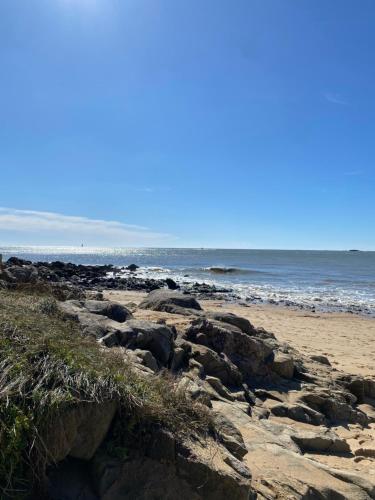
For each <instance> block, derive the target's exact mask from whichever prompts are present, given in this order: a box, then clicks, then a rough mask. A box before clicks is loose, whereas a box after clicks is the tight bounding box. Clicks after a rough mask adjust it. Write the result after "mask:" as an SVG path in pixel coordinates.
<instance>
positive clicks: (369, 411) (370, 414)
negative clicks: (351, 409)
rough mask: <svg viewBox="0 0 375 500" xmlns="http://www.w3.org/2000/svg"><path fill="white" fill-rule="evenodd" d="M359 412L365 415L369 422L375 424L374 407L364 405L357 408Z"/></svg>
mask: <svg viewBox="0 0 375 500" xmlns="http://www.w3.org/2000/svg"><path fill="white" fill-rule="evenodd" d="M357 410H359V411H360V412H362V413H364V414H365V415H366V417H367V419H368V421H369V422H371V423H375V407H374V406H373V405H370V404H367V403H362V404H360V405H358V406H357Z"/></svg>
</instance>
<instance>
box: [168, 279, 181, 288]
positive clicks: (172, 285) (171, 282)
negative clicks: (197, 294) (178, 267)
mask: <svg viewBox="0 0 375 500" xmlns="http://www.w3.org/2000/svg"><path fill="white" fill-rule="evenodd" d="M165 283H166V285H167V287H168V288H169V290H177V289H178V288H180V287H179V286H178V285H177V283H176V282H175V281H173V280H172V279H171V278H167V279H166V280H165Z"/></svg>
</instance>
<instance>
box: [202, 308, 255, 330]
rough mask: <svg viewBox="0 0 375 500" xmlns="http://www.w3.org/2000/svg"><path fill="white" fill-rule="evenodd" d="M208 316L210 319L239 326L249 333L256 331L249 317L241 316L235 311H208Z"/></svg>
mask: <svg viewBox="0 0 375 500" xmlns="http://www.w3.org/2000/svg"><path fill="white" fill-rule="evenodd" d="M206 316H207V318H209V319H213V320H216V321H220V322H222V323H229V324H230V325H234V326H236V327H237V328H239V329H240V330H241V331H242V332H243V333H247V334H249V335H250V334H251V333H253V332H254V331H255V329H254V327H253V325H252V324H251V323H250V321H249V320H248V319H246V318H242V317H241V316H237V315H236V314H233V313H228V312H221V311H215V312H209V313H206Z"/></svg>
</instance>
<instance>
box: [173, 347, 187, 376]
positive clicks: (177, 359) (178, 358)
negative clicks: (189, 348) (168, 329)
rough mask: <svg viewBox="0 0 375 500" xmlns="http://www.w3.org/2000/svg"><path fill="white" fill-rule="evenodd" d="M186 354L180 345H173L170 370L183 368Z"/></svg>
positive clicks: (175, 370)
mask: <svg viewBox="0 0 375 500" xmlns="http://www.w3.org/2000/svg"><path fill="white" fill-rule="evenodd" d="M186 360H187V355H186V352H185V350H184V349H183V348H182V347H175V349H174V352H173V359H172V364H171V370H172V371H173V372H177V371H179V370H181V369H182V368H183V366H184V365H185V364H186Z"/></svg>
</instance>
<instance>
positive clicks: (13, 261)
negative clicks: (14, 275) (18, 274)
mask: <svg viewBox="0 0 375 500" xmlns="http://www.w3.org/2000/svg"><path fill="white" fill-rule="evenodd" d="M31 264H32V262H31V261H30V260H24V259H19V258H18V257H10V258H9V259H8V260H7V261H6V266H7V267H9V266H31Z"/></svg>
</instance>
